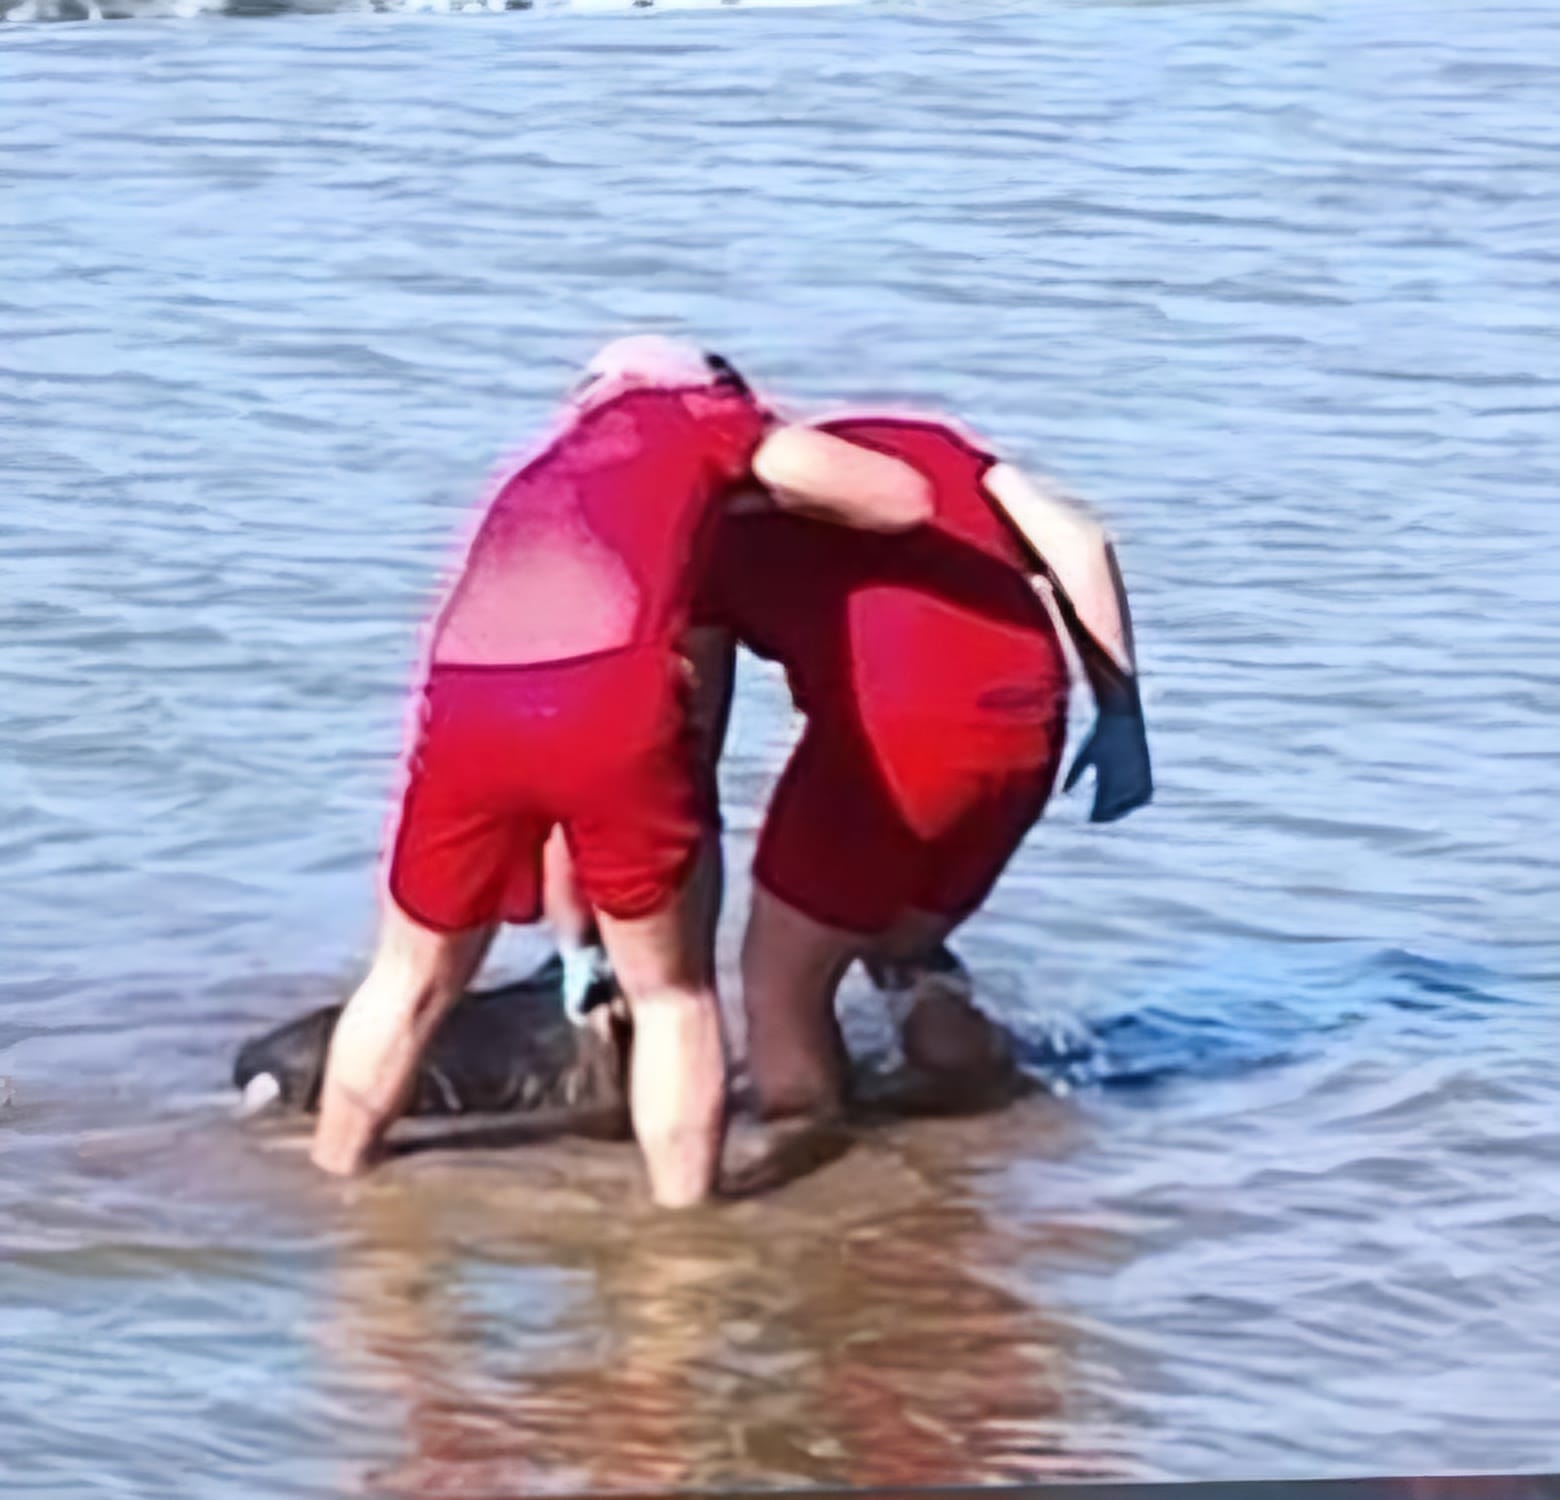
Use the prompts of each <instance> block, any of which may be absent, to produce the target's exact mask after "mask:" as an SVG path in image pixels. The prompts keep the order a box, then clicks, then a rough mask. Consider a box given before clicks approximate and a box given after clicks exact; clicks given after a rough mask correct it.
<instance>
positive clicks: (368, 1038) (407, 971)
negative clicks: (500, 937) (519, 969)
mask: <svg viewBox="0 0 1560 1500" xmlns="http://www.w3.org/2000/svg"><path fill="white" fill-rule="evenodd" d="M495 931H496V929H495V928H491V927H486V928H475V929H473V930H471V931H469V932H462V933H453V934H451V933H440V932H431V931H429V929H427V928H426V927H423V926H422V925H421V924H419V923H417V922H414V921H413V920H412V919H411V918H410V917H408V916H407V915H406V914H405V912H403V911H401V910H400V909H399V908H398V907H397V906H396V905H395V903H394V902H393V901H389V900H387V901H386V903H385V910H384V916H383V919H382V922H381V926H380V934H379V951H378V953H377V954H376V955H375V957H374V963H373V967H372V968H371V969H370V970H369V972H368V977H367V978H366V979H365V980H364V981H363V983H362V984H361V985H360V986H359V987H358V990H357V993H356V994H354V995H353V997H352V998H351V1000H349V1001H348V1002H347V1006H346V1008H345V1010H343V1011H342V1013H341V1019H340V1021H339V1022H338V1023H337V1025H336V1031H335V1035H334V1036H333V1037H332V1038H331V1044H330V1053H329V1056H328V1058H327V1060H326V1064H325V1078H324V1082H323V1084H322V1086H321V1090H320V1115H319V1123H318V1125H317V1126H316V1128H315V1132H314V1147H313V1151H312V1153H311V1156H312V1159H313V1161H314V1164H315V1166H317V1167H319V1168H320V1169H321V1170H322V1171H326V1172H330V1173H333V1174H336V1175H340V1176H345V1175H350V1174H351V1173H354V1172H358V1171H361V1170H362V1169H363V1167H364V1166H366V1165H367V1164H368V1161H369V1159H370V1158H371V1156H372V1155H373V1153H374V1152H375V1150H376V1149H377V1148H378V1146H379V1143H380V1141H381V1140H382V1139H383V1137H384V1134H385V1132H386V1131H387V1130H388V1129H389V1128H390V1126H391V1124H392V1123H394V1121H395V1118H396V1116H397V1115H398V1114H400V1112H401V1110H402V1109H404V1108H405V1105H406V1096H407V1093H408V1091H409V1090H410V1087H411V1083H412V1078H413V1075H414V1074H415V1072H416V1069H417V1060H418V1058H419V1057H420V1056H421V1055H422V1051H423V1048H424V1047H425V1046H426V1045H427V1043H428V1039H429V1038H430V1037H431V1036H432V1034H433V1032H434V1029H435V1028H436V1027H437V1026H438V1024H439V1022H440V1020H442V1019H443V1017H444V1013H445V1012H446V1011H447V1010H448V1009H449V1007H450V1005H451V1004H452V1003H453V1002H454V1001H455V999H456V997H457V996H459V995H460V994H461V992H462V991H463V990H464V989H465V988H466V986H467V985H468V984H469V983H470V982H471V979H472V976H473V975H475V973H476V971H477V969H478V968H479V967H480V966H481V964H482V960H483V958H484V956H485V955H486V954H487V950H488V947H489V946H490V944H491V943H492V940H493V934H494V932H495Z"/></svg>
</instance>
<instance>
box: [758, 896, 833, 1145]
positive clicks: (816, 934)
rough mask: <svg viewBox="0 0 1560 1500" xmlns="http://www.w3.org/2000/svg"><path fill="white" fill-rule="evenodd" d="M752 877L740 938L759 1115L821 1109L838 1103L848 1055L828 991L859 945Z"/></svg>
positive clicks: (812, 1112)
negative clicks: (750, 902) (755, 882)
mask: <svg viewBox="0 0 1560 1500" xmlns="http://www.w3.org/2000/svg"><path fill="white" fill-rule="evenodd" d="M861 946H862V939H861V938H860V937H859V936H857V935H856V934H855V933H850V932H843V931H841V930H840V929H839V928H835V927H825V926H824V925H823V924H822V923H820V922H815V921H814V920H813V919H812V918H811V917H808V916H805V915H804V914H803V913H801V912H799V911H797V909H796V908H795V907H794V906H790V905H788V904H787V903H786V902H784V901H782V900H780V898H779V897H778V896H775V895H773V894H772V893H771V892H769V891H767V890H765V889H764V888H763V887H762V886H760V885H755V886H754V887H753V907H752V912H751V914H750V916H749V918H748V925H747V933H746V935H745V937H744V939H743V944H742V1002H743V1005H744V1007H745V1009H746V1012H747V1020H748V1071H749V1073H750V1075H751V1077H752V1080H753V1090H754V1093H755V1094H756V1095H757V1099H758V1108H759V1112H760V1113H761V1114H762V1115H764V1116H765V1117H766V1118H770V1119H773V1118H777V1117H780V1116H786V1115H817V1114H828V1113H832V1112H833V1111H835V1110H838V1109H839V1108H840V1107H841V1105H843V1103H844V1097H845V1083H846V1078H847V1073H848V1069H849V1058H848V1057H847V1055H846V1052H845V1042H844V1038H843V1037H842V1036H841V1035H840V1027H839V1021H838V1020H837V1019H836V1017H835V1014H834V996H835V992H836V991H837V990H838V989H839V984H840V980H841V979H842V978H844V975H845V971H846V970H847V969H848V968H849V967H850V965H851V962H852V960H853V959H854V958H855V957H856V956H857V954H858V953H859V952H860V951H861Z"/></svg>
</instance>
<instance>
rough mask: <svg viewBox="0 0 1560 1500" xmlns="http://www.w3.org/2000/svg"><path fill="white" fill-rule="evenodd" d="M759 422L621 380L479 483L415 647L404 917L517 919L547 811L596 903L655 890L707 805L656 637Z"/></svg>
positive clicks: (695, 393) (457, 926)
mask: <svg viewBox="0 0 1560 1500" xmlns="http://www.w3.org/2000/svg"><path fill="white" fill-rule="evenodd" d="M765 423H766V418H765V416H764V413H763V412H762V410H761V409H760V408H759V407H758V406H757V404H756V403H755V402H754V401H753V400H752V399H751V398H750V397H748V396H747V395H745V394H742V393H739V392H736V391H731V390H726V389H721V388H718V387H714V386H699V387H692V386H689V387H678V388H645V387H636V388H630V389H628V390H627V391H624V392H621V393H619V394H617V395H615V396H612V397H610V398H609V399H606V400H603V401H601V402H599V403H598V404H596V405H593V406H587V407H585V408H584V409H582V410H580V411H578V412H576V413H574V414H572V416H571V419H570V421H569V423H568V425H567V426H566V427H565V429H564V430H563V431H562V432H561V433H560V434H559V435H558V436H557V437H556V438H555V439H554V440H553V441H552V443H551V444H550V445H549V446H548V447H547V448H546V449H545V450H544V451H543V452H542V453H541V454H540V455H538V456H537V457H536V458H534V459H532V460H531V461H529V462H528V463H526V464H525V465H524V466H523V467H521V468H520V469H519V470H518V472H516V473H515V474H514V475H512V476H511V477H510V478H509V479H508V480H507V481H506V482H505V483H504V484H503V485H502V487H501V488H500V489H499V491H498V494H497V495H496V497H495V498H494V500H493V501H492V503H491V505H490V506H489V508H488V511H487V513H486V515H485V517H484V519H483V522H482V525H481V528H480V530H479V531H478V533H477V535H476V538H475V540H474V541H473V543H472V545H471V548H470V550H469V551H468V553H467V556H466V560H465V565H464V567H463V569H462V571H461V574H460V576H459V578H458V579H457V580H456V583H455V586H454V588H453V590H452V591H451V593H450V596H449V599H448V601H447V602H446V604H445V606H444V608H443V610H442V611H441V613H440V615H439V617H438V620H437V622H436V624H435V628H434V631H433V635H432V639H431V642H430V664H429V667H428V671H427V676H426V681H425V683H424V686H423V691H422V701H421V705H420V707H421V713H420V719H419V723H418V726H417V731H416V735H415V738H414V742H413V744H412V748H411V753H410V756H409V758H408V765H407V777H406V788H405V793H404V796H403V799H402V803H401V811H400V817H399V821H398V825H397V827H396V830H395V835H394V840H393V848H392V853H391V859H390V871H389V884H390V893H391V895H392V896H393V898H394V899H395V901H396V903H397V904H398V905H399V906H400V907H401V908H402V910H403V911H405V912H406V913H407V914H408V915H409V916H411V917H412V918H414V919H415V920H416V921H418V922H420V923H422V924H423V925H424V926H427V927H430V928H433V929H434V930H437V931H457V930H462V929H465V928H471V927H477V926H484V925H487V924H489V923H492V922H495V921H510V922H531V921H535V920H536V919H537V917H538V916H539V915H540V896H541V860H542V849H543V845H544V844H545V842H546V840H547V837H548V835H549V833H550V832H551V830H552V829H553V828H554V827H556V826H560V825H561V826H562V828H563V830H564V835H565V837H566V839H567V840H568V843H569V847H570V852H571V853H572V854H573V856H574V859H575V863H576V866H577V870H578V875H579V880H580V884H581V887H582V889H583V891H584V894H585V896H586V898H587V899H588V900H589V901H590V902H591V904H592V905H593V906H595V907H597V908H598V909H599V910H601V911H604V912H606V913H608V914H609V915H611V916H615V917H619V918H624V919H629V918H633V917H639V916H644V915H648V914H649V913H651V912H653V911H656V910H658V909H659V908H661V907H662V906H664V905H665V904H666V903H667V902H668V901H669V900H670V899H671V898H672V896H673V895H674V894H675V893H676V891H677V889H678V888H679V886H680V885H681V883H682V881H683V880H684V879H685V877H686V875H687V872H688V869H689V867H690V865H691V863H692V860H693V858H694V856H695V854H696V852H697V849H698V844H699V840H700V837H701V834H702V831H703V829H704V828H705V827H707V826H709V824H710V822H711V820H712V819H713V816H714V809H713V807H711V806H710V799H709V797H708V795H707V792H706V790H705V787H704V782H703V779H702V778H701V777H700V775H699V773H698V769H697V766H696V764H695V761H694V758H693V755H692V751H691V745H690V742H689V738H688V735H687V732H686V714H685V707H686V705H685V698H684V674H683V670H682V665H681V662H680V660H679V658H678V656H677V654H676V643H677V640H678V637H679V635H680V634H681V632H682V630H683V628H684V626H685V624H686V621H687V616H688V610H689V605H690V599H691V595H692V592H693V589H694V586H695V582H696V579H697V577H698V572H699V568H700V565H701V562H702V560H703V558H704V556H705V555H706V553H707V552H708V549H709V545H710V542H711V539H712V532H713V528H714V525H715V522H716V520H717V517H718V514H719V508H720V505H721V504H722V502H723V500H724V497H725V495H726V493H727V492H728V490H729V488H730V486H731V485H732V484H734V483H736V482H737V481H740V480H741V479H743V478H744V477H745V476H746V475H747V473H748V470H749V465H750V462H751V459H752V455H753V451H754V449H755V448H756V447H757V445H758V443H759V441H760V440H761V438H762V436H763V432H764V428H765Z"/></svg>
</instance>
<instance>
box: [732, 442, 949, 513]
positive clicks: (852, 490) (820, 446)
mask: <svg viewBox="0 0 1560 1500" xmlns="http://www.w3.org/2000/svg"><path fill="white" fill-rule="evenodd" d="M753 475H754V477H755V478H756V479H757V480H758V482H759V483H760V484H762V485H763V486H764V488H765V489H766V490H767V491H768V492H769V494H770V496H771V498H772V499H773V501H774V503H775V504H776V505H778V506H779V507H780V508H781V509H782V510H791V511H796V512H799V513H800V514H803V515H810V516H813V517H815V518H817V519H819V520H824V521H833V522H835V523H836V524H838V525H842V526H853V527H855V528H857V529H858V530H861V531H890V532H892V531H908V530H909V529H910V528H911V527H913V526H919V525H920V524H921V523H922V522H923V521H928V520H930V519H931V517H932V513H933V510H934V504H933V499H932V485H931V481H930V480H929V479H927V478H926V476H925V475H924V474H922V473H921V472H920V470H919V469H916V468H914V467H912V466H911V465H910V464H907V463H905V462H904V461H903V460H902V459H898V458H894V457H892V456H890V455H889V454H886V453H878V452H875V451H874V450H873V449H871V448H863V447H861V446H860V445H859V444H856V443H851V442H847V441H846V440H845V439H844V438H841V437H835V436H834V434H832V433H828V432H821V431H819V430H818V429H817V428H815V427H803V426H800V425H797V426H790V427H781V428H778V429H777V430H776V431H774V432H772V433H770V435H769V436H768V437H767V438H765V439H764V441H763V442H762V443H761V444H760V445H759V448H758V452H757V453H756V454H755V455H754V457H753Z"/></svg>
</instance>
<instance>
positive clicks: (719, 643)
mask: <svg viewBox="0 0 1560 1500" xmlns="http://www.w3.org/2000/svg"><path fill="white" fill-rule="evenodd" d="M682 655H683V660H684V661H686V662H687V663H688V667H689V671H690V674H691V676H692V678H693V694H692V698H691V700H690V703H689V710H688V719H689V723H690V725H691V726H692V729H693V736H694V742H695V745H696V746H697V753H698V756H699V763H700V768H701V770H702V771H703V774H704V775H705V777H706V778H707V781H706V785H707V787H708V788H709V793H710V796H711V797H712V798H714V799H715V800H716V801H717V803H718V801H719V796H720V790H719V785H718V782H717V771H718V768H719V765H720V757H721V753H722V751H724V749H725V747H726V730H727V728H728V727H729V725H730V723H731V699H732V692H733V688H734V686H735V683H736V672H737V643H736V638H735V637H734V636H733V635H732V633H731V632H730V631H729V630H726V629H725V628H723V627H722V626H719V625H695V626H691V627H690V628H689V629H688V630H687V631H685V632H684V634H683V639H682ZM697 879H698V881H699V885H698V896H697V900H698V903H699V920H700V923H701V925H702V927H703V929H704V930H705V931H706V932H708V934H709V936H710V940H711V942H713V941H714V935H715V929H716V925H717V923H718V922H719V921H720V910H721V906H722V904H723V902H724V899H725V892H726V865H725V858H724V854H723V851H722V849H721V837H720V833H719V831H718V826H717V828H716V829H715V830H712V831H711V832H710V834H709V837H708V839H707V841H706V844H705V849H704V855H703V858H702V859H701V860H700V863H699V869H698V876H697ZM709 959H710V962H711V964H713V963H714V953H713V951H712V952H711V953H710V955H709Z"/></svg>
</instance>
